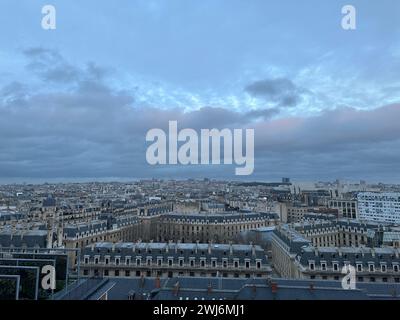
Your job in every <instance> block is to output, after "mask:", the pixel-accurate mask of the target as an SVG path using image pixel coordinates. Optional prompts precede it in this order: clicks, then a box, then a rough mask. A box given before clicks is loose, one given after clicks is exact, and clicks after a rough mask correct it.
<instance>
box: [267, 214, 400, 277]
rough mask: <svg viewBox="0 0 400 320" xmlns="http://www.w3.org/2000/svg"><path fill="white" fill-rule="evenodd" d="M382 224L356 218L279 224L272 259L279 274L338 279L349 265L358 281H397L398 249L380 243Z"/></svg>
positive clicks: (274, 234) (273, 240)
mask: <svg viewBox="0 0 400 320" xmlns="http://www.w3.org/2000/svg"><path fill="white" fill-rule="evenodd" d="M382 237H383V233H382V232H381V226H380V225H375V224H370V225H368V224H363V223H358V222H356V221H347V222H346V221H344V220H342V221H335V220H332V221H314V223H309V222H307V223H303V224H293V225H289V224H286V225H282V226H280V227H278V228H276V229H275V230H274V233H273V236H272V262H273V266H274V268H275V271H276V272H277V273H278V274H279V275H280V276H282V277H286V278H296V279H320V280H340V279H342V277H343V274H342V269H343V267H345V266H347V265H351V266H353V267H354V268H355V270H356V275H357V277H356V279H357V281H358V282H364V281H369V282H400V272H399V263H400V257H399V249H398V248H393V247H383V246H382Z"/></svg>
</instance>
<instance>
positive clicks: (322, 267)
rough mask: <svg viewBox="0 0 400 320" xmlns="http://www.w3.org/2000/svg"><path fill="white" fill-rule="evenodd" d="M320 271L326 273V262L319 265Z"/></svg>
mask: <svg viewBox="0 0 400 320" xmlns="http://www.w3.org/2000/svg"><path fill="white" fill-rule="evenodd" d="M321 270H322V271H326V262H322V263H321Z"/></svg>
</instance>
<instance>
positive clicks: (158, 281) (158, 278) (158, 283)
mask: <svg viewBox="0 0 400 320" xmlns="http://www.w3.org/2000/svg"><path fill="white" fill-rule="evenodd" d="M156 288H157V289H160V288H161V281H160V277H157V278H156Z"/></svg>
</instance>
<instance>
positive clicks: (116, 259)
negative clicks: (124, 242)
mask: <svg viewBox="0 0 400 320" xmlns="http://www.w3.org/2000/svg"><path fill="white" fill-rule="evenodd" d="M115 265H117V266H119V258H115Z"/></svg>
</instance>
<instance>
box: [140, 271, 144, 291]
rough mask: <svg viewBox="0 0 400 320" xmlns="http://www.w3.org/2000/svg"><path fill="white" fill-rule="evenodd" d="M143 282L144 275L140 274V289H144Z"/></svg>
mask: <svg viewBox="0 0 400 320" xmlns="http://www.w3.org/2000/svg"><path fill="white" fill-rule="evenodd" d="M144 282H145V278H144V275H143V274H142V276H141V277H140V287H141V288H144Z"/></svg>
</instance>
